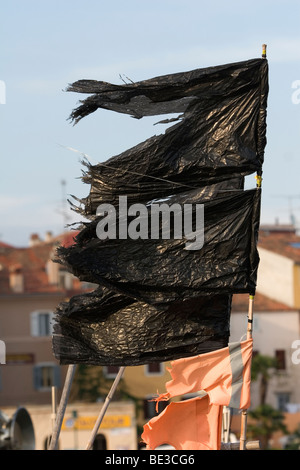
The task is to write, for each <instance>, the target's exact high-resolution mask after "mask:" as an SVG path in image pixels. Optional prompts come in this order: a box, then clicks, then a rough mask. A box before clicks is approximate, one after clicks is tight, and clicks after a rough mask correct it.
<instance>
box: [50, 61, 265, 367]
mask: <svg viewBox="0 0 300 470" xmlns="http://www.w3.org/2000/svg"><path fill="white" fill-rule="evenodd" d="M267 74H268V65H267V61H266V60H262V59H253V60H248V61H244V62H239V63H235V64H228V65H223V66H218V67H209V68H206V69H199V70H194V71H192V72H186V73H178V74H172V75H167V76H163V77H157V78H154V79H151V80H146V81H143V82H138V83H129V84H125V85H112V84H108V83H104V82H97V81H90V80H80V81H79V82H76V83H74V84H73V85H71V86H70V87H69V88H68V90H69V91H75V92H81V93H88V94H92V96H89V97H88V98H87V99H86V100H84V101H83V102H82V104H81V105H80V106H79V107H78V108H77V109H75V110H74V111H73V113H72V115H71V119H72V120H74V121H75V122H78V121H79V120H80V119H81V118H83V117H84V116H87V115H88V114H90V113H92V112H94V111H96V110H97V109H98V108H103V109H109V110H112V111H116V112H121V113H126V114H129V115H131V116H133V117H135V118H142V117H143V116H146V115H161V114H168V113H182V114H181V115H180V116H179V117H178V118H176V119H175V121H176V124H175V125H173V126H171V127H170V128H169V129H168V130H167V131H166V132H165V133H164V134H162V135H160V136H154V137H152V138H150V139H148V140H146V141H145V142H143V143H141V144H139V145H137V146H135V147H134V148H132V149H129V150H127V151H126V152H123V153H122V154H120V155H118V156H115V157H112V158H111V159H109V160H108V161H107V162H105V163H99V164H98V165H93V166H92V165H90V164H87V166H88V169H87V172H86V174H85V175H84V177H83V181H84V182H86V183H88V184H90V186H91V187H90V193H89V195H88V196H87V198H85V199H83V200H81V201H80V202H81V205H82V206H83V207H81V208H78V211H79V212H81V213H82V214H83V215H84V216H85V217H87V218H89V219H90V221H89V222H87V223H85V224H84V227H83V229H82V230H81V231H80V233H79V235H78V236H77V237H76V239H75V243H74V244H73V245H72V246H70V247H67V248H64V247H61V248H59V250H58V261H59V262H61V263H62V264H64V266H66V267H67V268H68V270H69V271H70V272H72V273H73V274H74V275H76V276H77V277H78V278H79V279H80V280H82V281H88V282H92V283H95V284H97V285H98V286H99V287H98V289H95V291H94V292H92V293H89V294H82V295H80V296H77V297H74V298H72V299H71V300H70V301H69V302H66V303H62V304H61V305H59V306H58V309H57V312H56V313H57V324H56V327H55V334H54V336H53V346H54V353H55V355H56V357H57V358H58V359H59V360H60V361H61V362H62V363H65V364H66V363H73V364H74V363H87V364H89V363H90V364H99V365H101V364H103V365H104V364H112V365H137V364H144V363H149V362H156V361H159V362H161V361H167V360H171V359H174V358H178V357H183V356H191V355H195V354H200V353H204V352H209V351H211V350H214V349H218V348H222V347H224V346H226V345H227V344H228V338H229V324H230V308H231V298H232V294H234V293H241V292H244V293H252V294H254V292H255V288H256V275H257V268H258V262H259V257H258V253H257V235H258V227H259V216H260V197H261V194H260V190H258V189H254V190H247V191H245V190H244V188H243V179H244V177H245V176H246V175H248V174H251V173H253V172H257V173H258V174H259V175H261V174H262V165H263V160H264V148H265V144H266V106H267V95H268V75H267Z"/></svg>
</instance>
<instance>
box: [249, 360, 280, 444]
mask: <svg viewBox="0 0 300 470" xmlns="http://www.w3.org/2000/svg"><path fill="white" fill-rule="evenodd" d="M277 364H278V363H277V360H276V359H275V358H273V357H270V356H264V355H262V354H256V355H255V356H254V357H253V359H252V367H251V379H252V380H253V381H255V380H259V379H260V383H259V397H260V404H259V406H258V407H257V408H255V409H254V410H252V411H250V412H249V416H250V417H251V418H252V420H254V422H253V423H251V424H248V433H249V434H250V435H251V437H252V438H255V439H258V440H259V441H260V445H261V448H262V449H268V445H269V444H268V443H269V440H270V438H271V437H272V434H273V433H274V432H275V431H282V432H283V433H284V434H286V433H287V430H286V426H285V424H284V415H283V413H282V412H281V411H279V410H276V409H274V408H273V407H272V406H271V405H268V404H266V398H267V393H268V385H269V381H270V379H271V377H273V376H274V374H276V373H277Z"/></svg>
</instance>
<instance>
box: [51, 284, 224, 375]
mask: <svg viewBox="0 0 300 470" xmlns="http://www.w3.org/2000/svg"><path fill="white" fill-rule="evenodd" d="M230 308H231V296H230V295H229V296H228V295H218V296H214V297H201V296H200V297H197V298H195V299H190V300H185V301H178V302H173V303H170V304H164V305H155V306H151V305H149V304H146V303H143V302H135V301H134V300H132V299H131V300H130V299H129V298H126V297H125V296H121V295H118V294H113V293H110V292H108V291H106V290H105V289H104V290H103V289H98V290H97V291H95V292H93V293H91V294H85V295H81V296H75V297H73V298H72V299H71V300H70V302H69V303H62V304H61V305H60V306H59V315H60V321H59V324H57V325H56V327H55V334H54V336H53V345H54V351H55V354H56V356H57V357H58V358H59V359H60V362H61V364H69V363H82V364H94V365H116V366H122V365H123V366H124V365H126V366H127V365H140V364H147V363H151V362H157V361H158V362H163V361H168V360H172V359H176V358H179V357H186V356H193V355H196V354H202V353H205V352H209V351H211V350H215V349H219V348H222V347H225V346H227V344H228V339H229V333H230V332H229V319H230Z"/></svg>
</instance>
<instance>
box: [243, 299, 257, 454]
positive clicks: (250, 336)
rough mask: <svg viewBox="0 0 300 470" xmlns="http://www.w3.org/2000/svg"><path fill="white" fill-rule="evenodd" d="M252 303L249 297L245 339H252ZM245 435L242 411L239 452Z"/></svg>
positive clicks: (245, 422) (244, 415) (245, 425)
mask: <svg viewBox="0 0 300 470" xmlns="http://www.w3.org/2000/svg"><path fill="white" fill-rule="evenodd" d="M253 302H254V295H249V306H248V323H247V339H251V338H252V323H253ZM246 433H247V410H242V417H241V435H240V450H245V449H246Z"/></svg>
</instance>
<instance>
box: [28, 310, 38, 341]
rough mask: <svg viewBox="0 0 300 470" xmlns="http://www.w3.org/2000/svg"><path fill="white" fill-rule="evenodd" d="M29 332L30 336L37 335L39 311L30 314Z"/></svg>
mask: <svg viewBox="0 0 300 470" xmlns="http://www.w3.org/2000/svg"><path fill="white" fill-rule="evenodd" d="M30 333H31V336H39V312H32V313H31V314H30Z"/></svg>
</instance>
